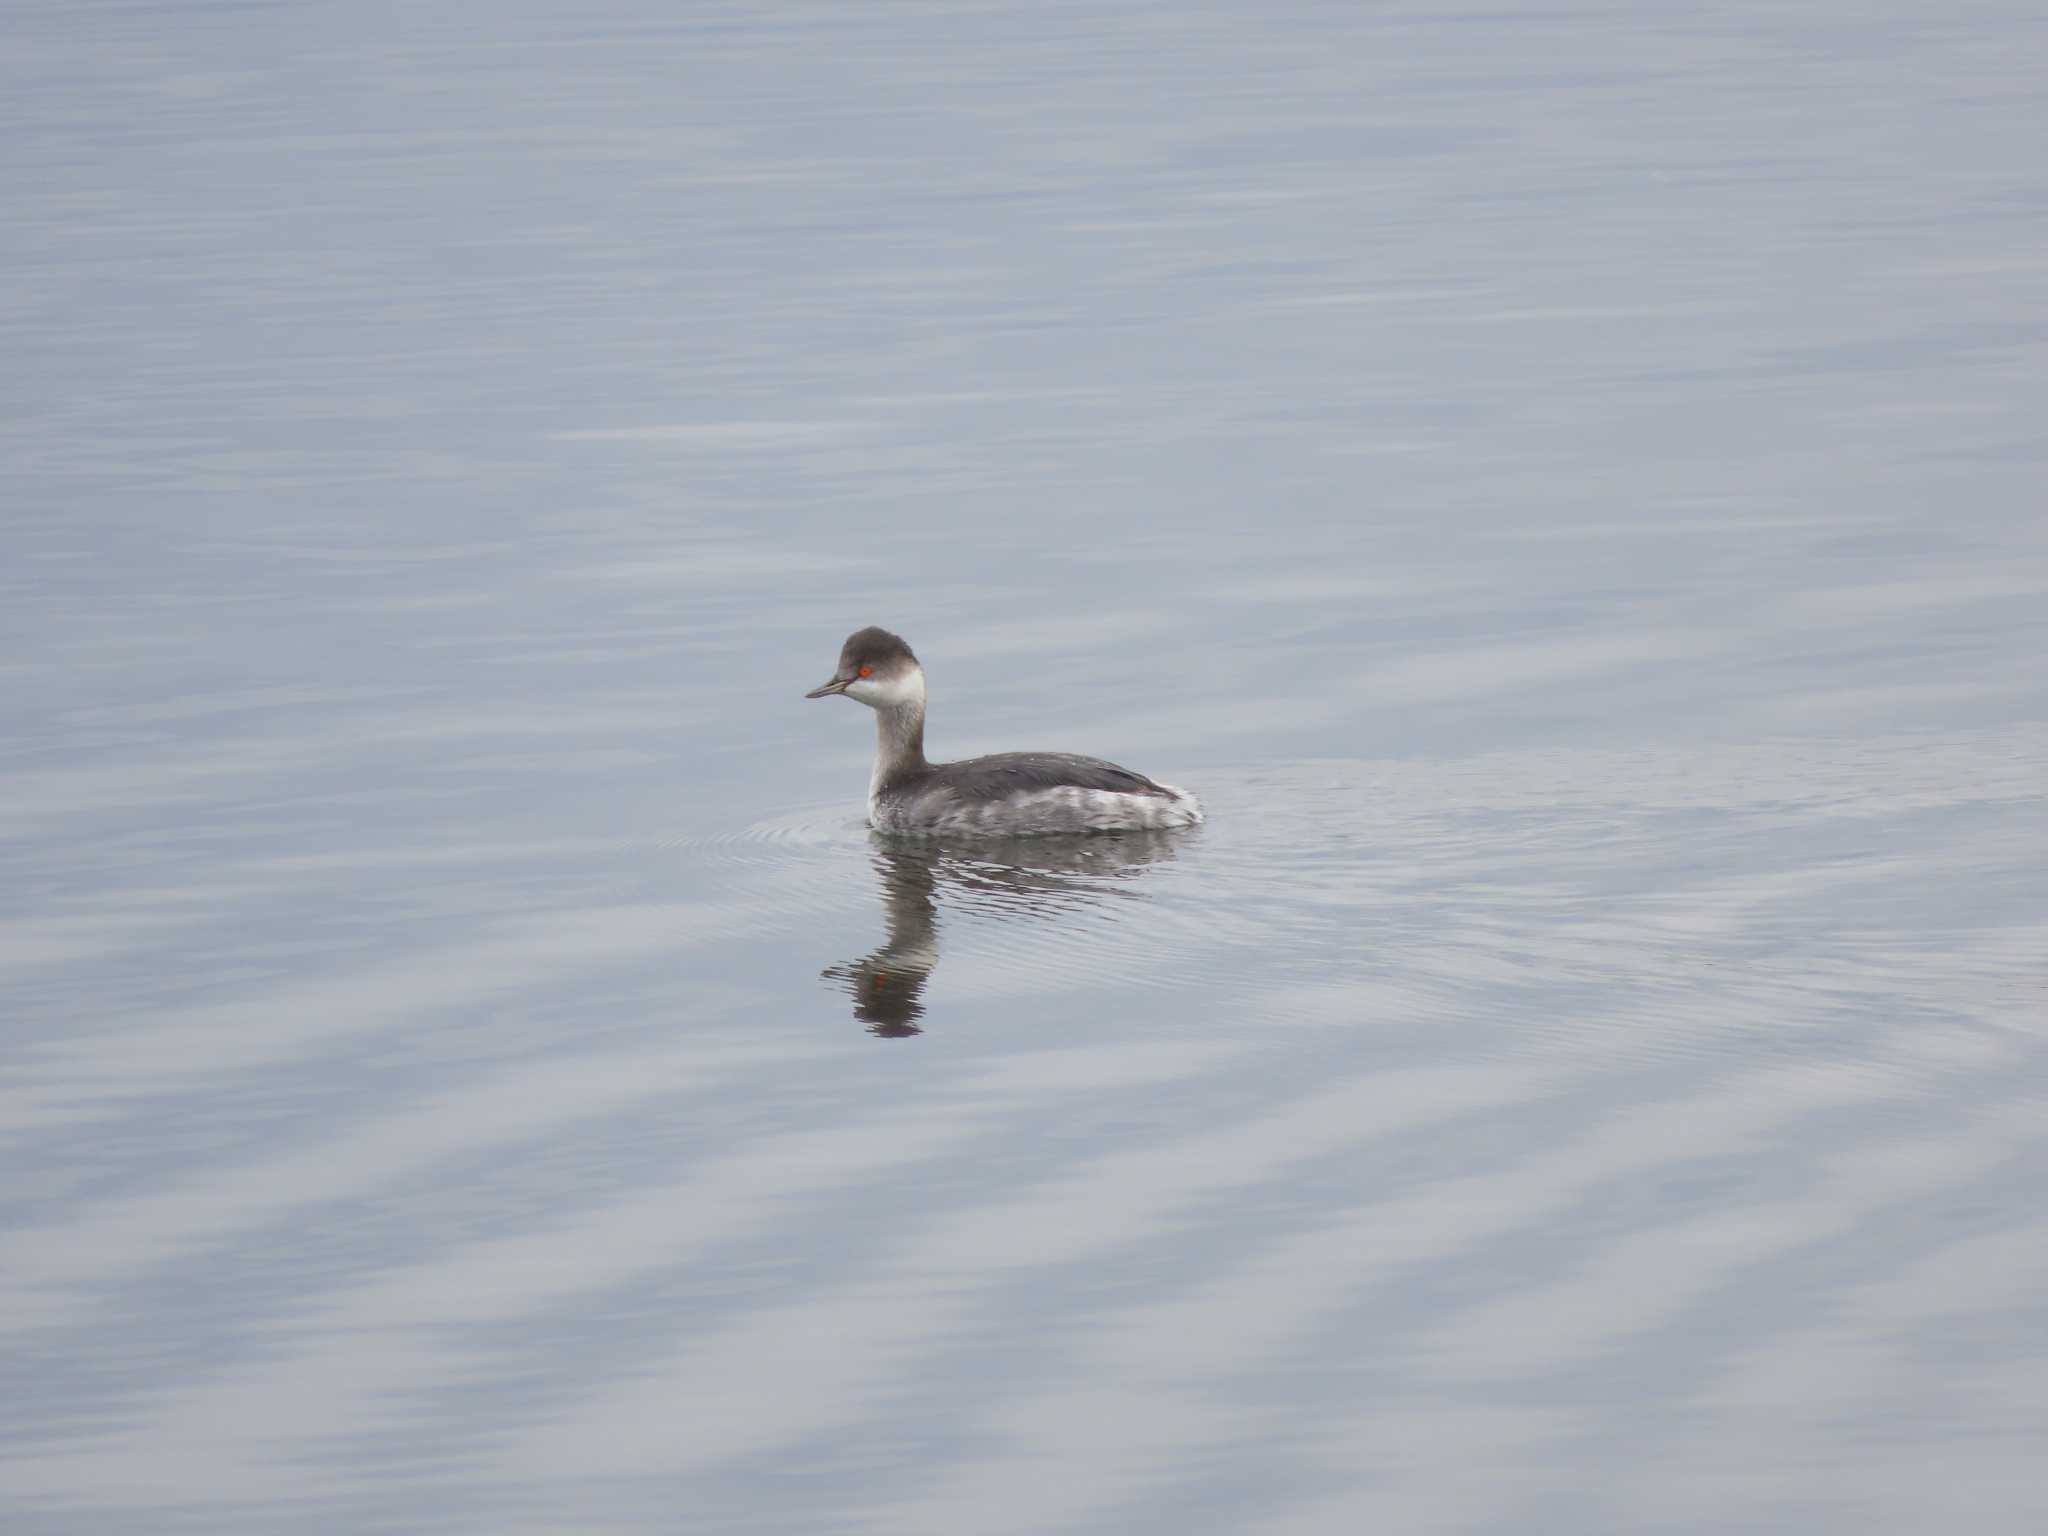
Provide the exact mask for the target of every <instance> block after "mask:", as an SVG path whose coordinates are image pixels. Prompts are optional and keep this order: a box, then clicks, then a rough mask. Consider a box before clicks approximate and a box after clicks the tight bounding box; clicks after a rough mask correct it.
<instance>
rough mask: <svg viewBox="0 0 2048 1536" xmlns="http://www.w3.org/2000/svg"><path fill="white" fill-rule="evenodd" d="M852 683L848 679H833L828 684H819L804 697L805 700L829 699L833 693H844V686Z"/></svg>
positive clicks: (850, 679)
mask: <svg viewBox="0 0 2048 1536" xmlns="http://www.w3.org/2000/svg"><path fill="white" fill-rule="evenodd" d="M852 681H853V679H852V678H850V677H835V678H833V679H832V681H831V682H829V683H820V684H819V685H818V686H817V687H815V688H813V689H812V690H811V691H810V692H809V693H807V694H805V695H804V697H805V698H807V699H823V698H829V697H830V696H831V695H833V694H835V693H844V692H846V685H847V684H848V683H850V682H852Z"/></svg>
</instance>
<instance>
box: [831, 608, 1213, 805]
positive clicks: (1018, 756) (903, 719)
mask: <svg viewBox="0 0 2048 1536" xmlns="http://www.w3.org/2000/svg"><path fill="white" fill-rule="evenodd" d="M835 693H843V694H845V695H846V697H847V698H849V699H856V700H858V701H859V702H860V703H862V704H865V705H867V707H868V708H869V709H872V710H873V711H874V712H875V774H874V777H873V778H872V779H871V780H870V781H869V783H868V823H869V825H871V826H873V827H876V828H879V829H880V830H882V831H884V832H938V833H967V834H970V835H977V836H995V837H1017V836H1036V835H1040V834H1047V833H1061V832H1152V831H1158V830H1160V829H1162V828H1166V827H1191V826H1193V825H1194V824H1195V823H1196V822H1198V821H1200V820H1201V819H1202V806H1201V802H1200V801H1198V800H1196V799H1195V797H1194V796H1193V795H1191V794H1189V793H1188V792H1187V791H1186V790H1184V789H1176V788H1175V787H1174V786H1173V785H1171V784H1156V783H1154V782H1153V781H1152V780H1150V779H1148V778H1146V777H1145V775H1143V774H1142V773H1133V772H1131V770H1130V769H1128V768H1119V767H1117V765H1116V764H1115V763H1105V762H1104V761H1103V760H1102V759H1101V758H1099V757H1077V756H1075V755H1074V754H1073V753H1071V752H998V753H997V754H995V755H994V756H993V757H971V758H969V759H967V760H966V761H965V762H960V763H928V762H926V761H925V757H924V698H925V694H924V668H923V667H921V666H919V665H918V663H917V657H915V656H914V655H912V654H911V651H910V647H909V646H908V645H906V644H905V643H904V642H903V640H902V638H901V637H900V636H897V635H892V634H890V633H889V631H888V630H886V629H877V628H875V627H874V626H872V625H870V626H869V627H868V628H866V629H862V630H856V631H855V632H854V633H853V634H850V635H848V636H847V637H846V644H845V645H843V646H841V647H840V649H839V668H838V670H837V671H835V672H834V673H833V674H832V680H831V681H830V682H828V683H824V684H821V685H820V686H819V687H816V688H813V689H812V690H811V691H810V692H809V693H807V694H805V695H804V697H805V698H807V699H822V698H825V697H827V696H829V695H831V694H835Z"/></svg>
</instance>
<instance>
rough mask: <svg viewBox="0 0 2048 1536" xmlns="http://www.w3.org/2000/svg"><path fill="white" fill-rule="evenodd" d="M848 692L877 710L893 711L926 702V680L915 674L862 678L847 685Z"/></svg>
mask: <svg viewBox="0 0 2048 1536" xmlns="http://www.w3.org/2000/svg"><path fill="white" fill-rule="evenodd" d="M846 691H847V693H848V694H849V695H851V696H852V697H853V698H856V699H859V700H860V701H861V703H863V704H868V705H872V706H873V707H875V708H876V709H893V708H895V707H896V706H898V705H902V704H918V703H922V702H923V701H924V679H923V678H921V677H920V676H918V674H917V673H915V672H909V673H906V674H904V675H903V676H901V677H888V678H883V677H862V678H856V679H855V680H854V681H853V682H851V683H848V684H847V685H846Z"/></svg>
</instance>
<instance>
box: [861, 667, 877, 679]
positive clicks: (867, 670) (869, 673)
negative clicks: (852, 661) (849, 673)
mask: <svg viewBox="0 0 2048 1536" xmlns="http://www.w3.org/2000/svg"><path fill="white" fill-rule="evenodd" d="M860 675H861V676H862V677H873V676H874V675H875V669H874V668H873V667H870V666H865V665H863V666H862V667H861V669H860Z"/></svg>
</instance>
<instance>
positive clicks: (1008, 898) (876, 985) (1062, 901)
mask: <svg viewBox="0 0 2048 1536" xmlns="http://www.w3.org/2000/svg"><path fill="white" fill-rule="evenodd" d="M1188 835H1189V834H1188V833H1186V832H1126V833H1121V834H1117V835H1114V836H1100V835H1098V836H1093V837H1019V838H1007V839H1001V840H993V841H992V840H988V839H981V840H977V841H974V842H962V843H945V842H937V841H925V840H918V841H904V840H900V839H890V838H886V837H883V836H882V835H881V834H879V833H876V834H872V835H871V837H870V844H871V857H872V858H873V860H874V865H875V873H876V875H878V876H879V877H880V879H881V884H882V915H883V918H884V920H885V921H886V922H887V924H888V930H889V937H888V941H887V942H886V943H884V944H883V945H882V947H881V948H880V949H877V950H875V951H873V952H872V953H871V954H867V955H863V956H862V957H861V958H860V959H858V960H849V961H847V962H845V963H844V964H843V965H834V966H828V967H826V969H825V971H824V973H823V974H824V976H825V979H826V980H828V981H836V982H838V983H839V984H840V985H841V986H843V987H844V988H845V989H846V991H847V994H848V995H849V996H850V997H852V999H853V1016H854V1017H855V1018H857V1019H859V1020H860V1021H861V1022H862V1023H863V1024H865V1025H867V1027H868V1032H869V1033H870V1034H873V1035H880V1036H882V1037H883V1038H885V1039H900V1038H902V1037H903V1036H906V1035H915V1034H920V1033H922V1032H923V1027H922V1026H921V1025H920V1024H919V1023H918V1020H919V1019H921V1018H923V1017H924V985H925V982H926V981H927V980H928V979H929V978H930V977H931V973H932V971H933V970H934V969H935V968H936V967H937V965H938V963H939V914H938V907H939V899H940V893H941V891H943V892H944V893H945V896H946V899H947V904H948V906H949V907H958V908H961V909H965V910H968V911H973V912H977V913H979V914H980V915H981V916H982V917H984V918H986V919H989V920H992V921H1001V920H1003V919H1004V918H1006V917H1021V916H1046V915H1056V914H1059V913H1063V912H1064V913H1070V912H1078V911H1081V910H1084V909H1086V908H1088V907H1091V906H1096V905H1099V904H1100V903H1102V902H1104V901H1109V900H1112V899H1115V898H1116V897H1117V896H1119V895H1121V894H1124V893H1125V892H1126V891H1127V890H1128V887H1127V886H1125V885H1124V884H1123V882H1125V881H1128V880H1130V879H1131V878H1133V877H1134V876H1136V875H1137V874H1138V873H1139V872H1140V871H1142V870H1143V869H1144V868H1145V867H1146V866H1147V865H1149V864H1158V863H1163V862H1165V861H1166V860H1169V859H1171V858H1172V857H1173V856H1174V849H1175V846H1176V845H1177V844H1178V843H1179V842H1180V841H1182V840H1183V839H1185V838H1186V837H1187V836H1188ZM1033 942H1044V939H1043V936H1038V937H1035V938H1034V940H1033Z"/></svg>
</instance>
